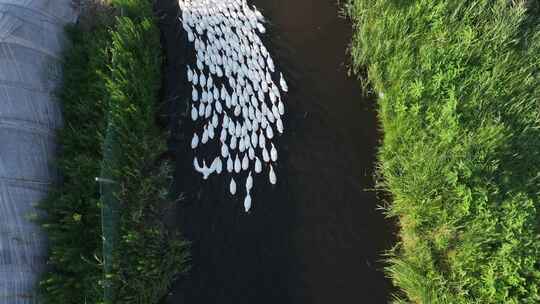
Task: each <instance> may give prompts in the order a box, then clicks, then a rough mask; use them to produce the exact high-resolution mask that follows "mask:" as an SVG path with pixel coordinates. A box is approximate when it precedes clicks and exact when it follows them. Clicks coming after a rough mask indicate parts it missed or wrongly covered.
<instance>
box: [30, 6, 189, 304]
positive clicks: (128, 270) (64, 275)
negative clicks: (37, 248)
mask: <svg viewBox="0 0 540 304" xmlns="http://www.w3.org/2000/svg"><path fill="white" fill-rule="evenodd" d="M113 4H115V5H117V6H119V7H122V8H123V12H124V15H125V16H124V17H116V18H114V20H108V21H106V20H103V22H100V23H98V24H97V25H96V26H93V27H92V28H91V29H83V27H80V26H75V27H72V28H70V29H69V30H68V33H69V38H70V40H71V43H72V47H70V48H69V50H68V51H67V52H66V54H65V64H64V84H63V87H62V89H61V90H60V92H59V98H60V100H61V102H62V106H63V115H64V119H65V127H64V128H63V129H62V130H60V131H59V134H58V137H59V144H60V146H61V148H62V151H61V153H60V156H59V161H58V167H59V170H60V171H61V173H62V175H63V181H62V182H61V183H60V184H59V185H58V187H56V189H54V190H53V191H52V192H51V194H50V195H49V197H48V198H47V199H46V200H45V201H43V202H42V203H41V205H40V207H41V208H42V209H43V210H45V211H46V214H47V216H46V217H45V218H44V219H42V220H41V222H42V225H43V227H44V228H45V230H46V231H47V233H48V235H49V247H50V251H49V261H48V264H49V266H50V271H48V272H47V273H46V274H45V275H44V277H43V278H42V281H41V284H40V285H41V295H42V300H43V302H44V303H77V304H80V303H103V302H104V301H105V299H104V260H103V254H102V231H101V217H100V215H101V206H102V203H103V202H102V201H101V200H100V189H99V186H98V184H97V183H96V182H95V181H94V178H95V177H97V176H100V174H101V173H102V168H103V169H104V170H105V171H106V172H109V173H110V174H111V177H112V178H113V179H114V180H115V181H116V183H117V184H116V185H117V186H118V187H117V189H118V190H117V191H116V192H115V193H114V197H115V198H116V199H117V200H118V202H119V209H120V217H119V218H118V223H116V225H114V227H115V229H116V231H117V239H115V241H114V250H113V252H112V256H113V259H112V263H111V265H110V270H111V271H110V273H109V274H108V277H107V278H108V281H109V282H110V283H111V284H112V293H111V294H112V295H113V296H114V298H113V299H112V301H111V302H112V303H158V302H159V300H160V299H161V298H162V297H163V296H164V295H166V293H167V289H168V287H169V285H170V283H171V282H172V280H173V279H174V278H175V277H176V276H178V275H180V274H183V273H185V272H186V271H187V269H188V265H187V262H188V258H189V254H188V248H187V243H186V242H185V241H183V239H182V238H181V236H179V235H178V234H177V233H172V234H170V233H169V232H168V231H167V229H166V228H165V226H164V224H163V223H162V221H161V219H162V216H163V213H164V212H165V210H166V207H168V206H170V205H171V204H172V203H174V199H173V198H170V197H169V195H168V189H169V188H170V184H171V164H168V163H166V162H165V163H161V164H157V163H156V162H155V161H156V159H157V157H158V155H159V154H160V153H161V152H163V151H164V150H165V134H164V132H163V131H161V130H159V129H158V128H157V127H156V126H155V125H154V118H155V115H154V111H155V108H156V107H157V93H158V89H159V86H160V83H161V71H160V69H161V63H162V61H161V49H160V44H159V31H158V29H157V27H156V24H155V21H154V19H153V17H152V10H151V4H150V1H146V0H131V1H126V0H123V1H113ZM105 142H107V143H110V144H111V146H110V147H107V146H104V145H105ZM104 149H110V150H111V151H112V154H109V153H104V152H103V151H104Z"/></svg>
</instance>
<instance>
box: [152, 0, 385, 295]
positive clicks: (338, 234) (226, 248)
mask: <svg viewBox="0 0 540 304" xmlns="http://www.w3.org/2000/svg"><path fill="white" fill-rule="evenodd" d="M251 2H252V3H254V4H256V5H257V7H258V8H260V9H261V10H262V11H263V14H264V15H265V16H266V17H267V18H268V19H269V20H271V23H272V25H271V33H270V34H271V36H272V40H271V41H270V42H269V43H270V44H271V45H272V47H269V49H272V50H279V51H278V53H276V54H273V56H274V59H275V61H276V62H277V63H278V64H281V67H280V68H281V69H282V70H284V71H285V72H286V74H287V76H288V78H289V79H290V81H289V83H290V87H291V92H290V95H289V96H288V99H287V111H288V113H290V114H288V117H286V135H285V136H283V137H282V139H281V142H280V143H279V149H280V160H279V168H278V184H277V186H276V187H270V185H269V183H268V182H267V181H266V180H264V181H263V180H259V179H256V180H255V187H254V191H255V193H254V195H253V204H254V206H253V209H252V212H251V213H250V214H249V215H246V214H245V213H244V212H243V206H242V202H243V194H242V192H240V195H237V196H236V197H231V195H230V194H229V192H228V184H227V183H226V182H225V180H224V179H223V176H215V175H214V176H212V177H211V178H210V179H209V180H207V181H202V179H201V177H200V175H198V174H196V173H195V171H194V170H193V168H192V160H193V152H192V151H191V149H190V147H189V145H190V140H191V135H192V133H193V129H194V125H193V124H192V122H191V120H190V119H189V118H188V117H186V113H187V112H186V111H185V110H186V108H187V107H186V100H188V99H189V98H190V91H189V90H185V89H184V86H185V84H186V81H187V79H186V76H185V64H186V62H190V60H192V59H193V54H192V51H191V50H189V49H187V48H186V45H187V39H186V37H185V36H184V35H183V31H182V30H181V26H180V23H179V22H178V19H177V16H178V14H179V13H178V3H177V1H176V0H158V1H157V5H156V11H157V13H158V16H159V17H160V28H161V30H162V42H163V44H164V48H165V52H166V53H165V57H166V63H165V65H164V75H165V79H164V87H163V96H164V97H163V99H164V107H163V113H166V117H167V119H168V121H169V122H170V125H169V126H170V129H171V130H172V132H171V134H172V135H171V140H170V141H169V148H170V149H171V151H174V154H175V156H176V159H177V168H176V173H175V174H176V175H175V183H176V184H175V189H176V190H177V191H178V193H183V194H184V195H185V201H184V202H183V203H180V204H179V205H178V206H177V207H176V208H175V210H174V212H171V213H170V214H169V218H168V221H169V223H170V224H171V226H172V227H176V228H179V229H181V230H182V232H183V233H184V235H185V236H186V237H187V238H188V239H189V240H191V241H192V242H193V244H192V247H193V249H192V255H193V269H192V270H191V273H190V276H189V278H188V279H185V280H179V281H178V282H176V284H175V286H174V287H173V291H172V293H171V295H170V296H169V298H168V299H167V301H166V302H167V303H184V302H185V303H198V304H206V303H208V304H210V303H235V304H242V303H257V304H265V303H295V304H311V303H324V304H326V303H340V304H346V303H386V302H387V300H388V297H389V292H390V284H389V282H388V281H387V280H386V279H385V278H384V275H383V273H382V272H381V271H380V269H381V268H382V265H381V264H380V263H379V260H380V259H381V253H382V252H383V251H384V250H385V249H388V248H389V246H391V244H392V242H393V239H392V231H393V227H392V225H391V223H390V222H388V221H386V220H385V219H384V217H383V216H382V214H381V213H380V212H379V211H377V210H376V207H377V204H378V202H377V198H376V195H375V193H374V192H371V191H367V190H365V189H369V188H372V187H373V181H372V175H373V167H374V163H375V160H376V158H375V153H376V146H377V144H378V141H379V134H378V133H377V126H378V123H377V119H376V113H375V110H374V101H373V100H371V99H367V98H366V97H364V96H363V95H362V92H361V90H360V84H359V82H358V81H356V80H354V79H350V78H348V77H347V73H346V72H347V66H346V62H347V55H346V52H345V51H346V48H347V46H348V44H349V41H350V38H351V26H350V24H349V23H348V22H347V21H346V20H344V19H340V18H338V7H337V5H336V3H335V1H334V0H318V1H315V0H295V1H287V0H272V1H270V0H257V1H251ZM188 114H189V113H188ZM222 175H223V174H222ZM263 179H266V177H264V178H263ZM239 186H241V187H240V188H243V185H239ZM240 188H239V189H240Z"/></svg>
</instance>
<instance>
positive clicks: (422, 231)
mask: <svg viewBox="0 0 540 304" xmlns="http://www.w3.org/2000/svg"><path fill="white" fill-rule="evenodd" d="M348 13H349V15H350V16H352V18H353V19H354V21H355V35H354V39H353V44H352V56H353V60H354V64H355V68H356V70H357V71H359V70H360V69H361V68H363V67H367V70H368V77H369V79H370V82H371V84H372V85H373V87H374V89H375V90H376V91H377V92H379V93H381V94H380V98H379V116H380V120H381V123H382V129H383V132H384V139H383V145H382V147H381V150H380V153H379V173H380V176H379V181H378V182H379V187H380V188H381V189H383V190H386V191H388V192H389V193H391V194H392V200H393V201H392V203H391V204H390V206H388V208H387V212H388V214H389V215H390V216H395V217H397V218H398V219H399V223H400V242H399V244H398V245H397V246H396V248H394V250H392V252H391V253H390V254H389V258H388V262H389V263H388V264H389V266H388V267H387V273H388V275H389V276H390V277H391V278H392V279H393V282H394V284H395V285H396V286H397V287H399V289H400V291H399V292H398V294H396V296H395V303H437V304H440V303H452V304H458V303H520V304H523V303H540V237H539V232H540V195H539V194H540V190H539V189H540V113H539V105H540V104H539V100H540V74H539V72H540V16H539V15H540V8H539V4H538V2H535V1H506V0H491V1H488V0H471V1H444V0H417V1H412V0H409V1H397V0H351V1H350V3H349V6H348Z"/></svg>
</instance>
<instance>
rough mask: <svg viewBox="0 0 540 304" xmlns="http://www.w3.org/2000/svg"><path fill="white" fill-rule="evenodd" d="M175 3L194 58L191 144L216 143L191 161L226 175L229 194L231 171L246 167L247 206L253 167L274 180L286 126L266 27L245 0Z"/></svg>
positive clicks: (206, 171)
mask: <svg viewBox="0 0 540 304" xmlns="http://www.w3.org/2000/svg"><path fill="white" fill-rule="evenodd" d="M179 5H180V9H181V11H182V17H181V18H180V21H181V22H182V26H183V28H184V30H185V31H186V33H187V37H188V40H189V42H190V43H192V44H193V46H194V49H195V53H196V64H195V65H194V66H187V78H188V81H189V82H190V83H191V91H192V94H191V100H192V102H191V105H190V111H191V119H192V120H193V121H194V122H196V123H197V124H196V125H197V126H199V130H198V131H196V132H195V133H194V134H193V138H192V141H191V147H192V148H193V149H194V150H195V152H197V149H199V148H200V147H201V146H203V145H206V144H208V143H211V142H214V143H217V144H218V145H219V148H216V149H215V151H217V152H216V155H215V156H214V157H213V158H212V159H210V160H209V161H208V162H207V161H206V160H202V165H201V164H200V163H199V159H198V157H197V156H195V158H194V160H193V167H194V168H195V170H196V171H197V172H199V173H201V175H202V177H203V179H207V178H208V177H209V176H210V175H211V174H214V173H215V174H221V172H222V171H223V172H226V173H228V175H229V180H228V182H229V189H230V192H231V194H232V195H235V194H236V192H237V191H236V181H235V177H236V178H237V179H238V178H239V177H240V176H241V175H244V176H245V173H244V172H243V171H246V172H248V175H247V178H246V186H245V188H246V196H245V199H244V208H245V211H246V212H248V211H249V210H250V208H251V203H252V201H251V189H252V188H253V176H252V172H255V174H261V173H262V172H263V171H264V172H268V180H269V181H270V183H271V184H276V183H277V176H276V173H275V171H274V168H273V166H272V164H273V163H276V162H277V160H278V152H277V148H276V146H275V145H274V143H273V142H272V141H273V140H274V139H275V136H277V135H280V134H282V133H283V132H284V128H283V121H282V117H283V115H284V114H285V106H284V104H283V100H282V96H281V94H282V93H286V92H288V86H287V82H286V81H285V79H284V77H283V74H282V73H278V72H277V71H276V67H275V65H274V61H273V60H272V58H271V56H270V54H269V52H268V50H267V49H266V47H265V46H264V44H263V43H262V41H261V39H260V37H259V35H260V34H264V33H266V28H265V25H264V24H265V20H264V17H263V15H262V14H261V13H260V12H259V11H258V10H257V8H255V7H254V6H253V7H250V6H249V5H248V4H247V1H246V0H180V1H179ZM261 159H262V161H261ZM207 163H209V164H210V166H207ZM243 173H244V174H243Z"/></svg>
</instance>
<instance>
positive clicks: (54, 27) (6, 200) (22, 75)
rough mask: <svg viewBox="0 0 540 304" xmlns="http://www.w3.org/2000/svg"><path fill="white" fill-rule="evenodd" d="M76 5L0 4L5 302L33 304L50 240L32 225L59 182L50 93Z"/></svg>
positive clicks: (0, 233) (1, 283)
mask: <svg viewBox="0 0 540 304" xmlns="http://www.w3.org/2000/svg"><path fill="white" fill-rule="evenodd" d="M75 17H76V10H75V7H74V5H73V4H72V0H0V140H1V141H0V303H5V304H20V303H24V304H26V303H36V302H37V298H36V296H35V287H36V282H37V280H38V278H39V276H40V274H41V272H42V270H43V269H44V265H45V260H46V258H45V255H46V239H45V236H44V234H43V233H42V232H41V231H40V229H39V227H38V226H37V225H36V224H34V223H33V222H32V221H30V217H31V216H33V215H35V213H36V210H35V208H34V207H35V205H36V204H37V203H38V202H39V201H40V200H41V199H43V198H44V197H45V195H46V193H47V186H48V185H49V184H50V183H51V182H53V181H54V180H55V179H56V171H55V169H54V167H53V166H52V158H53V156H54V152H55V150H56V145H55V139H54V129H56V128H57V127H59V126H60V124H61V117H60V110H59V106H58V104H57V102H56V100H55V98H54V97H53V91H54V89H55V88H56V87H57V85H58V84H59V78H60V77H59V76H60V72H61V64H60V56H61V50H62V46H63V44H64V26H65V24H66V23H68V22H71V21H74V18H75Z"/></svg>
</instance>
